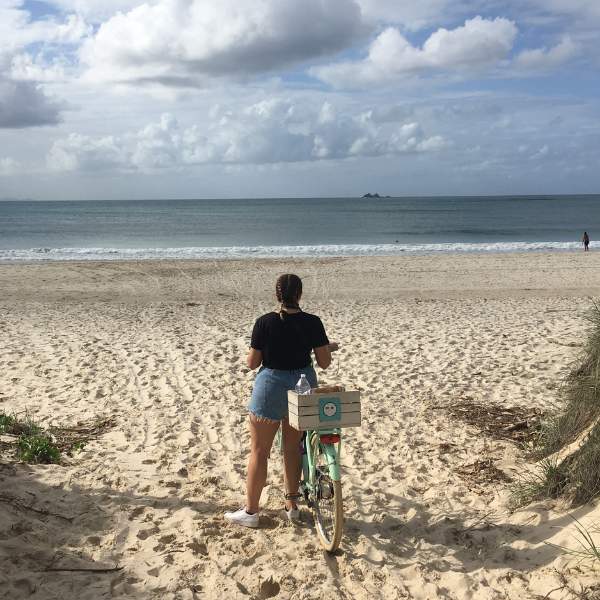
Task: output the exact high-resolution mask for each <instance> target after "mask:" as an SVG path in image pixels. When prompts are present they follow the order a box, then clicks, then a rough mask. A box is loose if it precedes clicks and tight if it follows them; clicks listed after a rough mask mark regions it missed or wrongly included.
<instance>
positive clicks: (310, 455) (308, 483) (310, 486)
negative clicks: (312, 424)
mask: <svg viewBox="0 0 600 600" xmlns="http://www.w3.org/2000/svg"><path fill="white" fill-rule="evenodd" d="M322 435H339V436H340V441H339V442H338V443H337V444H335V443H324V442H323V441H321V436H322ZM315 436H318V440H317V443H315V442H314V438H315ZM341 440H342V438H341V430H340V429H320V430H308V431H306V432H305V437H304V450H305V452H304V454H303V456H302V481H301V482H300V485H301V488H302V491H303V492H304V496H305V498H306V500H307V502H310V498H311V496H312V497H314V496H316V494H317V493H318V490H317V485H318V482H317V476H316V459H317V454H318V452H319V447H320V448H321V451H322V453H323V455H324V456H325V457H326V459H327V466H328V468H329V477H330V478H331V480H332V481H341V475H340V447H341V443H342V441H341ZM336 445H337V448H336Z"/></svg>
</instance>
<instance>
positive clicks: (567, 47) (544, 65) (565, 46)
mask: <svg viewBox="0 0 600 600" xmlns="http://www.w3.org/2000/svg"><path fill="white" fill-rule="evenodd" d="M578 52H579V47H578V45H577V44H576V43H575V42H573V41H572V40H571V38H570V37H568V36H567V37H565V38H563V39H562V40H561V41H560V42H559V43H558V44H557V45H556V46H553V47H552V48H548V49H546V48H536V49H533V50H523V51H522V52H521V53H520V54H519V55H518V56H517V58H516V59H515V65H516V66H517V67H519V68H521V69H523V70H525V71H535V72H543V71H546V70H548V69H555V68H556V67H560V66H561V65H563V64H565V63H566V62H567V61H569V60H570V59H571V58H573V57H574V56H576V55H577V53H578Z"/></svg>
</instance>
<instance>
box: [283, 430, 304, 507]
mask: <svg viewBox="0 0 600 600" xmlns="http://www.w3.org/2000/svg"><path fill="white" fill-rule="evenodd" d="M281 429H282V434H283V481H284V484H285V493H286V494H296V493H297V492H298V486H299V485H300V472H301V470H302V454H300V440H301V439H302V434H303V432H302V431H298V430H297V429H294V428H293V427H292V426H291V425H290V424H289V422H288V420H287V419H283V421H282V422H281ZM285 507H286V508H287V509H288V510H290V509H291V508H296V507H297V505H296V502H295V501H294V500H286V501H285Z"/></svg>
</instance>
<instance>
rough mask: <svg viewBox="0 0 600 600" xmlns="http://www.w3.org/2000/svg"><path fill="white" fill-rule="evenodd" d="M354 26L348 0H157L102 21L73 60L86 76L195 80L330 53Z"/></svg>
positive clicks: (351, 36)
mask: <svg viewBox="0 0 600 600" xmlns="http://www.w3.org/2000/svg"><path fill="white" fill-rule="evenodd" d="M361 31H362V22H361V13H360V9H359V7H358V5H357V4H356V3H355V1H354V0H303V2H282V1H281V0H219V2H206V1H204V0H187V1H185V2H184V1H183V0H158V1H157V2H155V3H153V4H142V5H141V6H138V7H136V8H134V9H133V10H131V11H130V12H128V13H126V14H122V13H121V14H117V15H115V16H114V17H112V18H111V19H110V20H108V21H107V22H105V23H103V24H102V25H101V26H100V28H99V30H98V32H97V33H96V35H95V37H94V38H93V39H90V40H89V41H87V42H86V43H85V44H84V46H83V48H82V51H81V58H82V61H83V62H84V63H85V64H86V65H87V66H88V73H87V77H88V79H90V80H93V81H115V82H153V83H159V84H163V85H172V86H197V85H203V84H204V83H205V82H206V80H207V79H210V78H214V77H222V76H235V77H242V78H243V77H246V76H248V75H253V74H259V73H263V72H265V71H270V70H273V69H277V68H282V67H287V66H289V65H292V64H294V63H297V62H302V61H306V60H309V59H314V58H316V57H320V56H323V55H327V54H331V53H333V52H337V51H338V50H341V49H343V48H345V47H347V46H348V45H349V44H351V43H353V42H354V41H355V40H356V37H357V35H359V34H360V32H361Z"/></svg>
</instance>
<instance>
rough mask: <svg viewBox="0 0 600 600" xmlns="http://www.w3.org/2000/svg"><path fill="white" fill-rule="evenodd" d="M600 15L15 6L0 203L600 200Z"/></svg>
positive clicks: (533, 9)
mask: <svg viewBox="0 0 600 600" xmlns="http://www.w3.org/2000/svg"><path fill="white" fill-rule="evenodd" d="M599 75H600V0H505V1H504V2H499V1H496V0H419V2H414V1H413V0H218V2H216V1H215V0H147V1H146V2H144V3H140V2H139V0H45V1H26V2H23V1H21V0H0V198H34V199H40V200H43V199H55V200H60V199H65V200H71V199H82V200H87V199H129V198H140V199H141V198H223V197H233V198H244V197H283V196H293V197H302V196H357V195H362V194H363V193H366V192H379V193H380V194H389V195H397V196H402V195H488V194H489V195H496V194H576V193H600V102H599V99H600V98H599V97H600V77H599Z"/></svg>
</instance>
